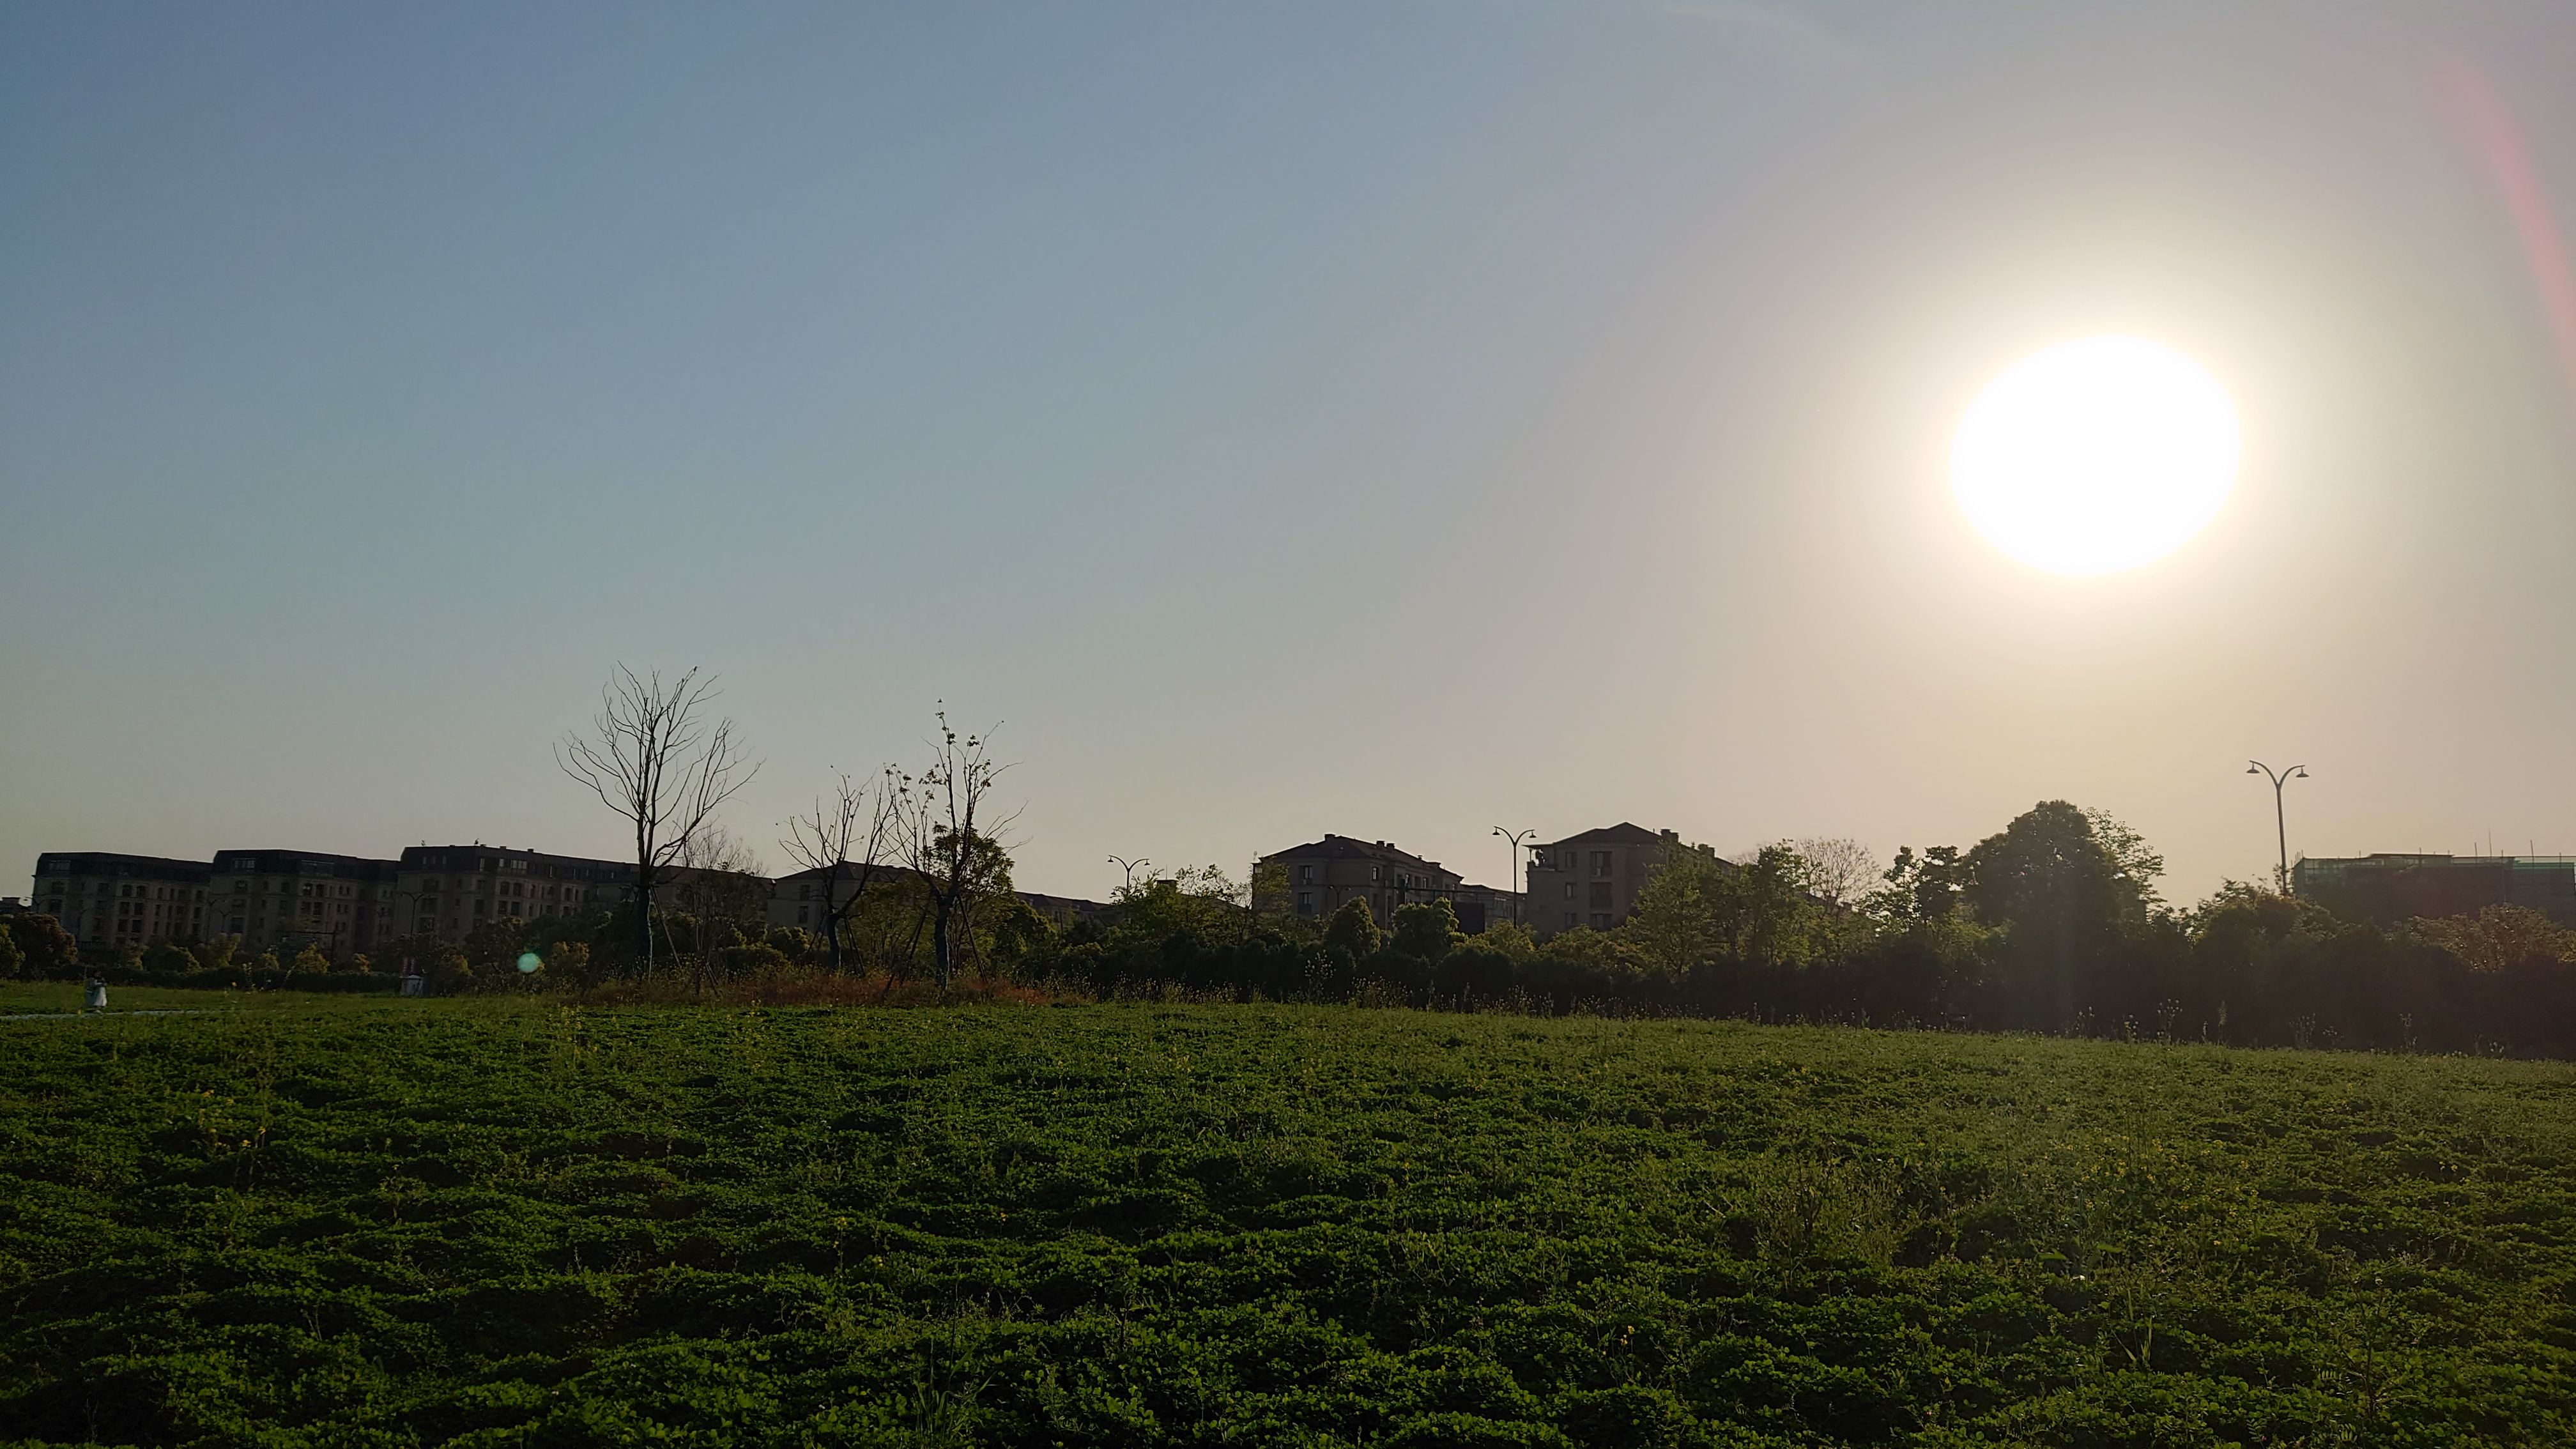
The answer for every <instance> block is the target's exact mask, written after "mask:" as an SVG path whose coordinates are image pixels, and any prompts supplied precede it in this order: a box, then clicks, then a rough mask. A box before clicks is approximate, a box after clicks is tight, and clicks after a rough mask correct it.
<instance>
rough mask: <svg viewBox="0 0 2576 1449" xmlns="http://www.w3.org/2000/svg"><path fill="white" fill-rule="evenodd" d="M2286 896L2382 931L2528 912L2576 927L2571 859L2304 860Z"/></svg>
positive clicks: (2574, 860)
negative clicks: (2504, 909) (2432, 920)
mask: <svg viewBox="0 0 2576 1449" xmlns="http://www.w3.org/2000/svg"><path fill="white" fill-rule="evenodd" d="M2290 890H2291V892H2292V893H2293V894H2295V895H2297V896H2298V897H2299V898H2300V899H2302V900H2307V901H2314V902H2315V903H2317V904H2318V905H2321V906H2323V907H2325V908H2326V909H2327V910H2329V911H2332V912H2333V913H2335V914H2336V915H2338V916H2341V917H2343V918H2344V919H2345V920H2349V921H2376V922H2379V923H2381V924H2383V925H2385V924H2389V923H2393V922H2397V921H2403V920H2406V919H2408V918H2409V917H2413V916H2473V915H2476V914H2477V913H2478V912H2479V911H2481V910H2484V909H2485V908H2486V907H2488V906H2527V907H2529V908H2531V909H2532V910H2535V911H2539V912H2541V913H2542V914H2543V915H2546V916H2548V917H2549V918H2550V919H2551V920H2553V921H2556V922H2558V923H2559V924H2560V925H2562V926H2576V856H2567V855H2389V854H2381V855H2364V856H2351V857H2342V858H2336V857H2326V856H2305V857H2302V858H2301V859H2300V861H2299V863H2298V864H2296V865H2294V866H2292V867H2290Z"/></svg>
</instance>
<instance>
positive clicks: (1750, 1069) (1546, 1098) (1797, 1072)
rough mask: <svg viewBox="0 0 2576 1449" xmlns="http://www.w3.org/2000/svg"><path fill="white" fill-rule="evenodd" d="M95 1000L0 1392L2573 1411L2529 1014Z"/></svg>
mask: <svg viewBox="0 0 2576 1449" xmlns="http://www.w3.org/2000/svg"><path fill="white" fill-rule="evenodd" d="M161 997H167V998H168V999H167V1000H163V999H160V998H161ZM71 1003H72V989H71V988H69V987H45V988H9V989H7V990H5V991H0V1013H25V1012H36V1011H46V1010H62V1009H67V1008H68V1007H69V1006H70V1005H71ZM115 1005H116V1006H117V1007H118V1008H119V1009H120V1010H123V1009H133V1008H156V1007H166V1008H190V1009H194V1010H195V1011H196V1012H197V1013H198V1014H192V1015H171V1016H107V1017H100V1018H74V1019H59V1018H46V1019H32V1020H12V1021H6V1022H0V1061H5V1070H0V1442H8V1443H19V1444H39V1443H41V1444H88V1443H97V1444H205V1445H248V1444H279V1445H287V1444H292V1445H317V1446H319V1445H374V1444H383V1445H414V1444H459V1445H517V1444H528V1445H581V1444H601V1445H607V1444H637V1443H667V1444H688V1445H732V1444H745V1445H750V1444H760V1445H769V1444H779V1445H788V1444H795V1445H806V1444H812V1445H838V1444H853V1445H872V1444H886V1445H896V1444H903V1445H943V1444H945V1445H968V1444H975V1445H1042V1444H1043V1445H1054V1444H1065V1445H1074V1444H1080V1445H1153V1444H1182V1443H1188V1444H1197V1443H1211V1444H1216V1443H1222V1444H1247V1445H1253V1444H1258V1445H1339V1444H1351V1445H1359V1444H1372V1445H1374V1444H1384V1445H1426V1446H1427V1445H1495V1446H1501V1445H1569V1444H1576V1445H1599V1446H1628V1445H1650V1446H1651V1445H1674V1446H1679V1445H1725V1446H1754V1445H1782V1446H1785V1445H1823V1444H1906V1445H1923V1446H1966V1445H1986V1444H1996V1445H2001V1444H2016V1445H2063V1446H2069V1449H2074V1446H2097V1445H2112V1446H2122V1445H2138V1446H2145V1445H2200V1444H2221V1443H2238V1444H2246V1445H2254V1444H2272V1445H2282V1444H2309V1445H2329V1444H2356V1445H2359V1444H2369V1445H2378V1444H2390V1445H2415V1444H2460V1445H2470V1444H2479V1445H2490V1444H2506V1445H2513V1444H2529V1445H2556V1444H2567V1443H2576V1101H2571V1094H2570V1087H2571V1084H2576V1068H2571V1067H2570V1066H2568V1065H2565V1064H2555V1063H2535V1062H2508V1061H2492V1060H2470V1059H2455V1058H2427V1057H2403V1056H2365V1055H2354V1054H2329V1053H2303V1052H2289V1051H2243V1050H2231V1049H2226V1048H2217V1047H2204V1046H2163V1045H2155V1044H2120V1043H2105V1042H2088V1041H2073V1040H2054V1039H2036V1038H2018V1037H1973V1036H1954V1035H1938V1034H1904V1033H1882V1032H1869V1031H1861V1030H1850V1029H1799V1028H1780V1027H1759V1026H1750V1025H1741V1024H1735V1023H1726V1022H1706V1021H1608V1020H1599V1019H1587V1018H1564V1019H1538V1018H1527V1017H1508V1016H1469V1015H1446V1014H1435V1013H1427V1012H1413V1011H1369V1010H1361V1009H1355V1008H1347V1007H1288V1006H1208V1007H1200V1006H1154V1005H1114V1006H1085V1007H1063V1008H1046V1007H988V1008H972V1009H946V1010H941V1009H925V1010H866V1009H838V1010H824V1009H809V1010H796V1009H769V1010H760V1009H718V1008H701V1009H688V1008H670V1007H625V1008H602V1007H587V1008H585V1007H578V1006H566V1005H564V1004H562V1003H561V1002H560V1001H552V1000H547V999H544V998H525V999H484V1000H399V999H385V998H330V997H298V996H291V995H283V994H262V995H247V994H244V995H230V996H226V995H219V994H214V993H207V992H176V991H174V992H166V993H158V994H155V993H150V992H144V991H121V992H119V993H118V994H117V999H116V1001H115Z"/></svg>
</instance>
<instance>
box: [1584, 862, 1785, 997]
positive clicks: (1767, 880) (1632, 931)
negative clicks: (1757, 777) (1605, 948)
mask: <svg viewBox="0 0 2576 1449" xmlns="http://www.w3.org/2000/svg"><path fill="white" fill-rule="evenodd" d="M1618 934H1620V935H1621V936H1622V937H1623V938H1624V939H1626V940H1628V941H1631V942H1633V943H1634V944H1635V945H1636V947H1637V948H1638V951H1639V953H1640V954H1641V955H1642V957H1643V958H1644V959H1645V961H1646V962H1647V963H1648V965H1649V968H1650V969H1651V970H1652V971H1653V972H1654V973H1655V974H1656V975H1658V976H1660V977H1662V978H1664V979H1667V980H1676V981H1677V980H1679V979H1681V978H1682V977H1685V976H1687V975H1689V974H1690V973H1691V972H1692V971H1694V970H1697V969H1698V968H1700V967H1703V966H1707V965H1711V964H1714V963H1718V962H1721V961H1724V962H1733V963H1737V964H1742V965H1747V966H1756V967H1767V966H1778V965H1791V966H1802V965H1806V964H1809V963H1811V962H1813V961H1815V960H1816V959H1818V957H1819V956H1820V955H1822V954H1823V951H1824V948H1825V945H1826V942H1827V934H1826V928H1825V911H1824V908H1823V907H1822V906H1821V905H1820V904H1819V903H1818V902H1817V900H1816V898H1815V897H1814V896H1813V895H1812V894H1810V893H1809V891H1808V890H1807V872H1806V862H1805V861H1803V860H1802V859H1800V858H1799V856H1798V853H1797V852H1796V851H1795V850H1792V849H1790V848H1789V847H1788V846H1785V845H1766V846H1763V847H1762V848H1761V849H1760V850H1759V851H1756V852H1755V853H1754V858H1753V859H1752V860H1751V861H1750V862H1748V863H1746V864H1743V865H1737V864H1734V863H1733V862H1730V861H1726V860H1721V859H1719V858H1718V857H1716V856H1714V855H1711V854H1709V853H1707V852H1705V851H1700V850H1689V849H1682V850H1668V851H1666V852H1665V854H1664V857H1663V858H1662V859H1661V860H1660V861H1659V862H1658V863H1657V865H1656V869H1655V873H1654V875H1653V877H1652V878H1650V879H1649V880H1648V881H1647V882H1646V885H1645V887H1644V888H1643V889H1641V890H1640V891H1638V892H1637V899H1636V902H1635V904H1634V905H1632V906H1631V907H1630V909H1629V913H1628V919H1627V921H1626V922H1624V923H1623V924H1622V925H1621V926H1620V927H1619V932H1618Z"/></svg>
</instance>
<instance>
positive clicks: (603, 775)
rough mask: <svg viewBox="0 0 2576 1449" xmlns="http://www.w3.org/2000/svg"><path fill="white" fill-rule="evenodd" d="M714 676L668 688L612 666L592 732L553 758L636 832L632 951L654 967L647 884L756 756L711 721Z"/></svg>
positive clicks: (691, 675)
mask: <svg viewBox="0 0 2576 1449" xmlns="http://www.w3.org/2000/svg"><path fill="white" fill-rule="evenodd" d="M715 695H716V689H715V681H714V680H713V679H712V678H710V679H704V680H702V679H700V678H699V677H698V671H697V670H695V669H691V670H689V671H688V672H687V673H685V674H682V675H681V676H680V677H679V678H678V679H676V680H673V681H671V682H670V683H668V684H665V683H663V680H662V676H661V674H660V672H659V671H656V672H654V673H652V674H649V675H644V676H642V677H638V676H637V675H636V673H635V671H633V670H631V669H628V668H627V667H626V666H625V665H623V664H620V665H618V666H617V669H616V672H615V673H613V674H611V675H610V676H609V680H608V683H607V685H606V686H604V687H603V688H602V689H601V691H600V710H599V714H598V715H597V716H596V717H594V718H593V719H592V721H591V732H590V734H589V735H587V736H584V735H581V734H578V733H574V734H568V735H566V736H564V738H563V740H562V742H561V743H559V744H558V745H557V746H556V747H555V763H556V765H557V766H559V767H560V768H561V769H562V770H563V772H564V773H565V774H567V775H570V776H571V777H572V778H573V779H574V780H576V781H579V782H580V783H581V784H583V785H585V786H588V787H589V789H590V791H591V793H593V794H595V795H597V796H598V797H599V802H600V803H601V804H603V805H606V806H607V807H608V808H609V809H610V810H612V811H614V812H616V813H617V814H618V815H619V816H622V817H623V818H624V819H625V820H626V822H627V823H628V824H629V825H630V826H632V827H633V829H634V832H635V903H636V912H635V931H636V935H635V949H636V955H637V956H638V957H639V958H640V960H641V961H642V965H643V969H644V970H645V971H647V972H650V971H651V970H652V967H653V890H654V887H655V886H656V885H658V884H660V882H661V878H662V873H663V872H664V871H666V870H668V869H669V868H670V867H671V866H672V865H673V864H674V863H676V862H677V861H678V860H679V858H680V856H681V855H682V854H683V853H684V852H685V851H686V850H687V849H688V848H689V843H690V841H691V840H692V839H694V838H695V837H696V836H697V834H698V832H699V831H701V830H703V829H705V828H706V827H707V824H708V822H709V821H711V820H712V819H714V817H715V813H716V807H717V806H719V805H722V804H723V803H724V802H725V801H726V800H727V799H729V798H731V796H732V795H733V793H734V792H735V791H737V790H740V789H741V788H742V787H743V786H745V785H748V784H750V783H751V780H752V777H753V776H755V775H757V774H759V773H760V762H759V761H757V760H753V759H751V758H749V757H748V756H746V755H745V754H744V753H743V751H742V746H741V743H740V742H739V741H737V740H736V739H735V738H734V732H733V721H732V720H730V719H720V720H715V721H713V722H710V721H709V720H707V719H706V717H705V715H706V711H707V708H708V706H709V704H710V703H712V701H713V700H714V699H715Z"/></svg>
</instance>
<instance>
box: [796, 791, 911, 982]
mask: <svg viewBox="0 0 2576 1449" xmlns="http://www.w3.org/2000/svg"><path fill="white" fill-rule="evenodd" d="M904 783H905V782H904V779H903V776H902V775H901V774H899V773H898V772H897V771H896V770H895V768H894V767H893V766H892V765H888V766H886V768H885V772H884V774H882V775H881V776H879V777H878V779H877V783H876V784H875V785H874V786H868V785H862V784H860V783H858V782H857V781H855V780H853V779H851V778H850V776H849V774H848V772H847V771H844V772H842V773H841V776H840V790H839V793H837V794H835V795H834V796H833V797H832V798H830V799H828V800H826V799H817V800H816V801H815V802H814V809H813V810H812V812H810V813H808V814H804V815H799V816H797V817H795V818H794V819H792V820H790V821H788V822H787V838H786V839H784V840H782V841H780V842H778V848H779V849H781V850H783V851H786V852H787V853H788V855H789V856H791V857H793V858H794V859H795V860H796V862H797V863H798V864H800V865H802V866H804V867H805V868H806V869H807V870H810V871H817V872H820V873H821V875H822V877H823V940H824V942H825V944H826V945H828V946H829V947H830V948H831V952H832V969H833V971H835V972H838V971H840V970H841V923H842V922H843V920H844V919H846V918H849V917H853V916H856V915H857V914H858V911H859V904H860V902H862V901H864V900H866V899H867V894H868V887H869V886H872V885H874V884H876V883H877V882H878V881H879V880H882V879H884V878H885V876H886V875H887V874H888V873H889V872H891V871H892V869H893V867H892V866H890V865H888V864H887V863H886V855H887V852H888V851H889V850H891V849H892V848H893V847H894V845H895V836H896V831H897V827H898V826H899V825H901V824H902V823H903V820H904V816H903V804H904V798H905V796H904ZM845 888H846V889H847V890H848V892H849V893H848V894H847V895H846V896H845V895H843V894H842V891H843V890H844V889H845Z"/></svg>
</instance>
